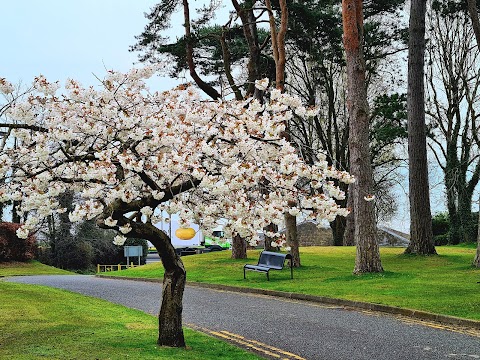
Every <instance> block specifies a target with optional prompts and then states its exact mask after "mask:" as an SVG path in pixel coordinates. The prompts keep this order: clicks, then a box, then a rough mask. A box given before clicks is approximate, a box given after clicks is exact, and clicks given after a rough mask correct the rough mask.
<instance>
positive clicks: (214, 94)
mask: <svg viewBox="0 0 480 360" xmlns="http://www.w3.org/2000/svg"><path fill="white" fill-rule="evenodd" d="M183 17H184V21H185V22H184V24H183V26H184V27H185V40H186V43H185V44H186V46H185V55H186V60H187V65H188V69H189V72H190V76H191V77H192V79H193V80H194V81H195V83H196V84H197V86H198V87H199V88H200V89H201V90H202V91H203V92H204V93H205V94H207V95H208V96H210V97H211V98H212V99H213V100H216V99H219V98H220V97H221V96H220V94H219V93H218V91H217V90H215V89H214V88H213V87H212V86H210V85H209V84H207V83H206V82H205V81H203V80H202V79H201V78H200V76H199V75H198V73H197V69H196V65H195V61H194V58H193V44H192V34H191V30H190V9H189V4H188V0H183Z"/></svg>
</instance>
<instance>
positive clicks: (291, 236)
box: [284, 212, 301, 267]
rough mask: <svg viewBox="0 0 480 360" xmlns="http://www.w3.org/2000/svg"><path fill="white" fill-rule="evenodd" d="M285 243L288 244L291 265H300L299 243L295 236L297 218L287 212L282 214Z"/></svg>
mask: <svg viewBox="0 0 480 360" xmlns="http://www.w3.org/2000/svg"><path fill="white" fill-rule="evenodd" d="M284 217H285V226H286V236H287V245H288V246H290V254H291V255H292V266H293V267H300V266H301V263H300V244H299V242H298V236H297V218H296V216H292V215H290V214H289V213H288V212H286V213H285V214H284Z"/></svg>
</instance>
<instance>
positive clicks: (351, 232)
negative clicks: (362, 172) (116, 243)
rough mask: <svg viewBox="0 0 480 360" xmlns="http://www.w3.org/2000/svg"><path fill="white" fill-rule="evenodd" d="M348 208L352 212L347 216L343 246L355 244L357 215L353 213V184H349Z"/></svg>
mask: <svg viewBox="0 0 480 360" xmlns="http://www.w3.org/2000/svg"><path fill="white" fill-rule="evenodd" d="M347 209H350V214H348V215H347V216H346V217H345V233H344V234H343V246H355V217H354V215H353V184H352V185H349V186H348V198H347Z"/></svg>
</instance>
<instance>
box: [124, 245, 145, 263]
mask: <svg viewBox="0 0 480 360" xmlns="http://www.w3.org/2000/svg"><path fill="white" fill-rule="evenodd" d="M123 254H124V256H125V257H126V258H127V267H129V266H130V257H134V256H138V265H140V257H142V256H143V246H140V245H138V246H124V248H123Z"/></svg>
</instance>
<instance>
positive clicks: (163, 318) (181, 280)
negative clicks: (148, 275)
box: [97, 222, 187, 347]
mask: <svg viewBox="0 0 480 360" xmlns="http://www.w3.org/2000/svg"><path fill="white" fill-rule="evenodd" d="M97 224H98V222H97ZM131 225H132V231H131V232H130V233H129V234H128V235H129V236H130V237H137V238H141V239H145V240H149V241H150V242H151V243H152V244H153V246H155V248H156V249H157V252H158V254H159V255H160V259H161V261H162V265H163V268H164V269H165V275H164V276H163V288H162V303H161V305H160V312H159V315H158V341H157V344H158V345H160V346H170V347H185V338H184V336H183V328H182V311H183V291H184V289H185V282H186V278H187V273H186V271H185V267H184V266H183V262H182V259H181V258H180V256H178V255H177V253H176V252H175V248H174V247H173V245H172V243H171V241H170V238H169V237H168V236H167V235H166V234H165V233H164V232H163V231H162V230H160V229H158V228H156V227H155V226H153V225H152V224H148V223H147V224H143V223H135V222H132V223H131Z"/></svg>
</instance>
